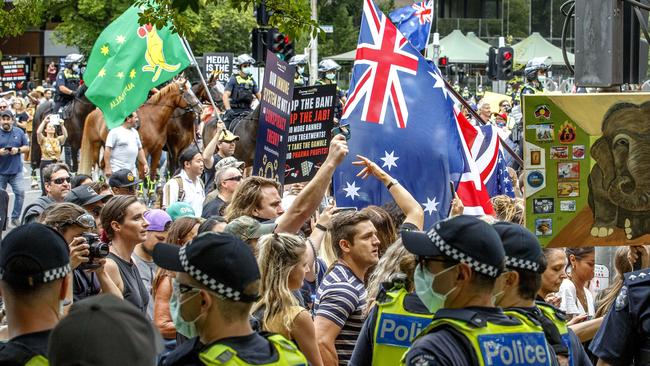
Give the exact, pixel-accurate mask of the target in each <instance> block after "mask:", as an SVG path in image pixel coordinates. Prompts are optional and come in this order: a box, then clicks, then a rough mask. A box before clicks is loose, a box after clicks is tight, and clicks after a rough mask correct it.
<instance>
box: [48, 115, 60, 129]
mask: <svg viewBox="0 0 650 366" xmlns="http://www.w3.org/2000/svg"><path fill="white" fill-rule="evenodd" d="M60 121H61V119H60V118H59V115H58V114H51V115H50V123H51V124H53V125H55V126H58V125H59V123H60Z"/></svg>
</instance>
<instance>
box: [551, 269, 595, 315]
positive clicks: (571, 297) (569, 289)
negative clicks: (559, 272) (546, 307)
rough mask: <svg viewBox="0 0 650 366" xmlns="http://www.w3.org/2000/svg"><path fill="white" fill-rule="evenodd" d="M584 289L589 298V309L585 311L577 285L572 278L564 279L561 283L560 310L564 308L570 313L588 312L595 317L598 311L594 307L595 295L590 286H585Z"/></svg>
mask: <svg viewBox="0 0 650 366" xmlns="http://www.w3.org/2000/svg"><path fill="white" fill-rule="evenodd" d="M584 290H585V297H586V298H587V311H585V309H584V307H583V306H582V303H581V302H580V300H578V296H577V295H576V286H575V285H574V284H573V282H572V281H571V280H570V279H568V278H566V279H564V280H563V281H562V285H560V292H559V293H558V294H559V295H560V296H561V297H562V302H561V303H560V310H563V311H564V312H565V313H567V314H569V315H582V314H587V315H588V316H590V317H592V318H593V316H594V314H595V313H596V311H595V309H594V295H593V294H592V293H591V291H589V289H588V288H585V289H584Z"/></svg>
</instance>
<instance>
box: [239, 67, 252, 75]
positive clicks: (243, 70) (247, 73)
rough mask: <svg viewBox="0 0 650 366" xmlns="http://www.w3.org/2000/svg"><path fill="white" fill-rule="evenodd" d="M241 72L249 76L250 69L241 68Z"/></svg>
mask: <svg viewBox="0 0 650 366" xmlns="http://www.w3.org/2000/svg"><path fill="white" fill-rule="evenodd" d="M241 72H243V73H244V74H246V75H250V74H251V67H250V66H246V67H242V69H241Z"/></svg>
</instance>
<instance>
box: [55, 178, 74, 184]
mask: <svg viewBox="0 0 650 366" xmlns="http://www.w3.org/2000/svg"><path fill="white" fill-rule="evenodd" d="M51 182H52V183H54V184H63V182H67V183H70V177H65V178H56V179H53V180H51Z"/></svg>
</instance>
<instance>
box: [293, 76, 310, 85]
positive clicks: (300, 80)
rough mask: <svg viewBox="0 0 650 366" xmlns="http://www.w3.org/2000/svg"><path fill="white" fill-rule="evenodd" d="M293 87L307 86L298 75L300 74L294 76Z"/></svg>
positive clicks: (303, 79) (303, 78)
mask: <svg viewBox="0 0 650 366" xmlns="http://www.w3.org/2000/svg"><path fill="white" fill-rule="evenodd" d="M293 85H294V86H304V85H307V83H306V82H305V77H303V76H302V75H300V74H296V75H295V76H294V77H293Z"/></svg>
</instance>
